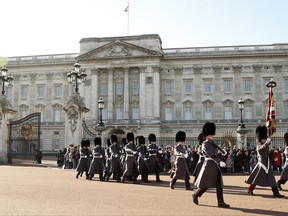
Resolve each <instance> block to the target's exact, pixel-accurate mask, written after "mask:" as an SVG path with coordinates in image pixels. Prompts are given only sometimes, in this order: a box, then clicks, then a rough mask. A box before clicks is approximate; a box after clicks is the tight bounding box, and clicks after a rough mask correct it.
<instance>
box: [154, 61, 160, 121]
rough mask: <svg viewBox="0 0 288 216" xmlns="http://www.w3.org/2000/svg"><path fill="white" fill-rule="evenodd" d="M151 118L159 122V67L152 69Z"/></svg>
mask: <svg viewBox="0 0 288 216" xmlns="http://www.w3.org/2000/svg"><path fill="white" fill-rule="evenodd" d="M153 69H154V72H153V101H154V103H153V116H154V119H155V120H157V121H160V103H161V100H160V67H159V66H155V67H153Z"/></svg>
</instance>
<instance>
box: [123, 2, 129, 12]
mask: <svg viewBox="0 0 288 216" xmlns="http://www.w3.org/2000/svg"><path fill="white" fill-rule="evenodd" d="M128 11H129V4H128V5H127V7H126V8H125V10H124V12H128Z"/></svg>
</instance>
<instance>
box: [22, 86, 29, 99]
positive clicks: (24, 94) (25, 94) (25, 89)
mask: <svg viewBox="0 0 288 216" xmlns="http://www.w3.org/2000/svg"><path fill="white" fill-rule="evenodd" d="M21 98H22V99H26V98H28V86H21Z"/></svg>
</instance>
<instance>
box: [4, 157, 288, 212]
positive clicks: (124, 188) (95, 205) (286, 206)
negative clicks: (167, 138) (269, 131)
mask: <svg viewBox="0 0 288 216" xmlns="http://www.w3.org/2000/svg"><path fill="white" fill-rule="evenodd" d="M0 173H1V175H0V215H5V216H10V215H25V216H26V215H27V216H30V215H37V216H41V215H43V216H46V215H63V216H64V215H65V216H66V215H69V216H72V215H82V216H86V215H87V216H88V215H131V216H132V215H133V216H149V215H165V216H167V215H233V216H236V215H288V198H285V199H276V198H273V196H272V191H271V189H270V188H263V187H258V188H256V189H255V194H256V196H254V197H250V196H248V195H247V194H246V188H247V185H246V184H245V183H244V179H245V176H239V175H238V176H224V177H223V178H224V184H225V188H224V199H225V201H226V202H227V203H229V204H230V205H231V208H230V209H221V208H218V207H216V206H217V201H216V193H215V190H213V189H211V190H208V191H207V192H206V193H205V194H204V195H203V196H202V197H201V198H200V199H199V205H198V206H196V205H195V204H194V203H193V202H192V198H191V191H186V190H185V188H184V182H183V181H181V180H179V182H177V183H176V186H175V190H171V189H170V188H169V186H168V185H169V180H170V179H169V176H167V175H165V176H161V177H162V180H164V182H163V183H156V182H155V176H151V177H150V180H152V183H150V184H138V185H136V184H131V183H129V182H127V183H126V182H125V183H124V184H123V183H116V182H114V181H110V182H100V181H99V180H98V178H94V179H93V180H92V181H89V180H86V179H85V178H83V177H82V178H79V179H76V178H75V174H76V173H75V171H74V170H62V169H58V168H56V166H55V164H54V163H49V162H47V161H43V164H42V165H38V166H37V165H34V166H28V165H27V164H25V163H23V164H22V165H21V164H18V165H16V166H15V165H13V166H6V165H2V166H0ZM278 178H279V176H276V179H278ZM283 189H284V191H283V192H282V194H284V195H286V197H288V184H286V185H284V187H283Z"/></svg>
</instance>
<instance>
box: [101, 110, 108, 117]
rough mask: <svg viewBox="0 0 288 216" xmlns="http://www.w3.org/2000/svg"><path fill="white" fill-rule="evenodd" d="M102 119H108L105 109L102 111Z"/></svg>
mask: <svg viewBox="0 0 288 216" xmlns="http://www.w3.org/2000/svg"><path fill="white" fill-rule="evenodd" d="M102 119H103V120H107V119H108V110H107V108H104V109H103V110H102Z"/></svg>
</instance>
